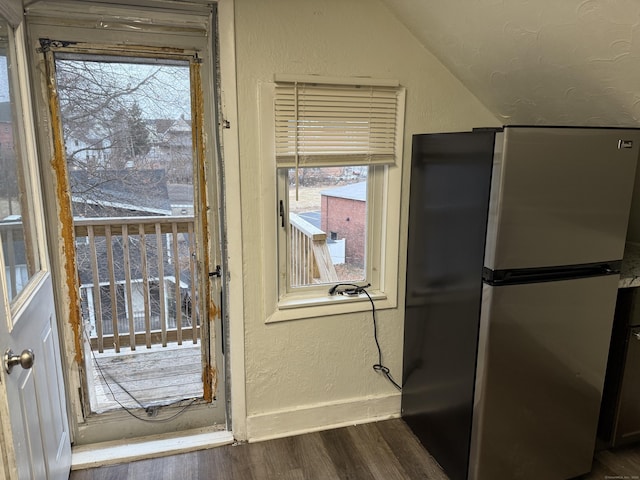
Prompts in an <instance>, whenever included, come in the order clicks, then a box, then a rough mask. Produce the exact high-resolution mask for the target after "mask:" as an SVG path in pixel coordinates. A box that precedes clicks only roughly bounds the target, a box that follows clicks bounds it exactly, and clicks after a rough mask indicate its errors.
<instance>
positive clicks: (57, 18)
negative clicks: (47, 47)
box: [27, 0, 244, 444]
mask: <svg viewBox="0 0 640 480" xmlns="http://www.w3.org/2000/svg"><path fill="white" fill-rule="evenodd" d="M221 3H225V5H226V8H225V9H223V10H224V11H225V13H226V15H228V14H229V13H231V15H232V9H231V10H229V5H231V6H232V2H231V1H230V0H229V1H223V2H221ZM205 7H206V6H205V5H203V6H202V7H200V8H196V9H195V10H196V11H197V12H198V14H197V15H193V14H192V13H193V9H194V8H195V7H194V6H193V5H190V7H189V10H187V12H186V13H185V14H184V15H183V14H181V13H178V14H176V13H175V12H173V13H171V14H169V15H168V14H167V13H166V12H161V13H160V14H158V15H159V18H160V19H161V20H162V19H164V20H165V21H169V19H170V22H171V23H170V25H171V29H172V31H173V34H172V35H173V36H172V37H171V41H172V43H174V46H175V47H176V48H181V47H184V48H186V49H190V50H191V49H193V48H194V44H193V40H192V41H186V40H185V38H187V37H186V36H185V37H181V36H179V35H176V34H175V30H176V27H175V25H176V24H177V25H179V26H186V27H185V30H187V29H188V27H189V25H193V24H194V23H195V24H197V22H196V20H197V19H199V21H200V23H201V22H202V18H203V17H202V14H203V12H204V11H205ZM49 8H51V7H48V6H38V5H34V7H33V8H31V9H29V8H28V9H27V20H28V22H29V27H30V28H29V31H30V32H29V33H30V38H29V42H30V53H31V55H32V61H31V65H32V69H33V82H34V91H36V95H37V96H38V100H39V101H38V105H39V108H38V111H37V112H36V113H37V115H38V117H39V124H40V125H46V126H48V125H50V122H49V117H48V116H49V112H48V95H47V92H46V88H43V86H42V74H43V72H44V65H43V61H44V60H43V58H42V55H41V54H39V53H37V49H38V48H39V41H38V39H39V38H40V37H48V38H56V37H58V38H61V37H65V38H66V39H68V40H75V39H74V38H73V36H72V35H71V34H70V33H69V32H70V30H71V28H70V27H72V26H73V27H75V28H77V29H84V30H85V33H86V32H89V33H90V34H91V35H95V36H96V37H97V34H98V32H100V35H102V36H104V38H105V40H104V43H108V42H109V40H111V42H115V41H116V40H115V39H118V40H119V41H120V42H127V43H129V44H132V45H142V44H144V45H150V46H154V45H155V46H160V47H162V46H163V45H166V39H163V38H161V35H155V36H154V34H153V33H151V34H150V33H148V32H147V33H142V34H141V33H139V32H132V31H129V30H120V31H117V28H116V31H109V30H108V29H107V30H98V31H96V30H95V26H93V27H92V26H91V25H92V24H87V22H86V14H85V13H84V12H77V11H75V10H74V11H72V12H69V11H64V8H65V7H64V5H63V6H60V8H59V9H56V8H57V6H56V4H54V7H53V10H49ZM104 8H105V9H107V11H108V12H110V14H111V15H113V16H114V17H113V18H119V17H118V16H117V13H118V12H119V8H120V9H122V8H123V7H115V6H114V7H113V8H112V7H109V8H107V7H104ZM206 8H208V7H206ZM210 10H211V9H210V8H209V9H208V10H207V11H208V12H209V13H211V12H210ZM127 11H128V12H130V11H131V9H128V10H127ZM134 11H135V10H134ZM138 11H139V9H138ZM146 13H147V12H146V11H145V14H146ZM75 15H77V17H76V16H75ZM198 15H200V16H199V17H198ZM52 17H53V18H52ZM122 18H126V17H124V16H123V17H122ZM83 19H84V23H82V21H83ZM194 19H196V20H194ZM218 21H219V24H220V25H223V24H227V21H224V22H223V21H222V20H221V19H218ZM159 23H160V25H161V24H162V22H159ZM211 23H212V20H211V15H210V16H209V24H210V25H211ZM230 23H231V25H232V24H233V22H232V21H231V22H230ZM65 27H69V28H67V29H65V30H64V32H63V33H61V32H62V30H61V29H62V28H65ZM160 28H162V27H160ZM210 28H213V25H211V27H210ZM156 33H157V32H156ZM194 36H195V35H194ZM225 38H226V37H225ZM85 40H86V39H85ZM187 40H188V38H187ZM200 41H201V42H205V41H206V42H211V39H210V38H207V37H206V36H205V37H203V38H202V39H200ZM185 42H186V43H185ZM211 43H214V42H211ZM203 45H204V43H203ZM214 47H217V45H215V43H214V45H209V44H207V45H206V48H203V49H202V51H206V52H207V55H208V56H209V57H210V60H211V61H209V62H208V63H209V65H214V62H213V58H212V57H213V54H214V52H213V49H214ZM197 50H201V49H200V48H197ZM220 64H221V69H222V64H223V62H222V60H221V61H220ZM224 64H225V65H226V66H227V68H229V60H228V59H227V60H225V62H224ZM231 65H232V67H231V68H233V72H234V75H235V65H234V63H232V64H231ZM205 70H207V69H203V72H202V83H203V85H204V86H205V88H203V91H204V104H205V105H207V106H208V107H207V108H205V109H204V115H205V116H206V117H207V121H206V123H205V125H208V126H209V127H211V126H213V125H215V123H214V119H217V115H216V112H212V111H211V110H213V105H214V102H213V101H211V98H210V97H209V95H210V93H212V91H213V86H214V85H215V79H214V78H213V77H212V75H213V72H206V71H205ZM233 88H234V89H235V83H234V85H233ZM233 100H234V102H233V104H234V105H235V91H234V95H233ZM44 106H46V107H47V108H44ZM227 107H228V103H227V102H225V101H224V100H223V101H222V105H221V108H224V109H225V117H227V118H226V119H228V120H231V118H229V117H230V115H229V113H228V112H229V111H230V110H231V109H228V108H227ZM234 113H235V112H234ZM234 116H235V115H234ZM233 124H234V125H237V122H235V121H234V123H233ZM210 129H211V128H210ZM234 132H236V130H235V129H234ZM50 133H51V132H49V131H47V130H46V128H43V129H41V131H40V132H39V135H40V142H41V145H46V146H47V147H46V148H45V149H44V152H43V155H42V156H41V158H43V159H44V158H52V155H51V152H53V150H54V149H53V144H52V140H51V138H50ZM224 133H226V131H225V132H223V134H222V135H220V137H223V138H224ZM235 135H236V142H235V143H236V150H237V133H235ZM217 138H219V137H218V136H216V139H217ZM208 140H209V142H208V144H209V145H208V146H207V148H208V150H209V152H208V153H209V157H211V152H212V151H213V148H214V146H213V143H215V142H214V139H212V138H211V135H209V139H208ZM224 141H226V139H225V140H224ZM215 147H216V150H219V149H218V146H217V145H216V146H215ZM230 150H233V148H230ZM226 153H227V152H226V145H225V154H226ZM43 162H45V163H44V164H43V165H44V166H45V167H46V160H43ZM205 167H206V170H207V171H203V172H202V174H203V175H205V176H207V177H208V178H209V179H211V180H210V181H209V182H207V183H206V188H207V191H206V192H201V195H208V196H209V204H210V206H211V205H212V204H213V205H215V206H214V207H213V206H212V207H211V208H209V211H208V213H207V215H206V218H207V221H208V223H209V225H210V230H209V234H210V235H212V236H213V237H215V238H221V237H222V235H221V230H222V225H224V223H223V222H224V221H225V220H226V218H225V216H224V210H223V208H224V207H223V204H222V203H221V199H224V197H225V195H224V192H223V190H222V187H223V184H222V181H223V180H222V175H221V174H220V173H217V175H215V176H214V177H212V176H211V175H212V173H213V172H216V171H218V172H219V171H220V170H219V169H220V168H221V160H220V159H219V158H218V159H217V163H216V162H215V161H210V162H206V165H205ZM52 177H53V176H52V175H47V176H45V181H44V183H45V193H46V195H47V197H46V198H47V199H48V200H49V201H48V202H47V212H46V214H47V217H48V218H50V219H58V218H59V213H58V211H57V205H56V203H57V201H56V200H57V198H58V195H59V194H62V195H64V194H65V192H64V191H63V190H62V191H61V190H58V188H57V186H56V185H55V180H54V179H53V178H52ZM237 179H238V182H239V176H238V177H237ZM226 183H227V184H229V181H228V177H227V182H226ZM231 191H234V192H237V194H234V196H237V199H236V198H234V199H227V201H238V202H239V189H231ZM56 192H60V193H56ZM216 203H217V204H216ZM238 221H239V219H238ZM217 225H220V230H218V229H217ZM48 226H49V229H50V231H49V235H50V239H52V244H51V252H52V259H53V260H54V262H53V263H54V265H53V273H54V282H55V284H56V285H57V286H58V290H57V292H56V293H57V295H58V298H60V299H65V301H61V302H58V304H59V305H60V312H59V313H58V315H59V317H60V318H70V313H71V312H70V310H71V308H70V305H69V301H68V299H69V298H70V292H71V290H72V289H73V288H74V286H73V285H72V284H71V283H73V282H71V283H70V282H69V281H68V279H67V278H66V275H65V274H64V273H65V271H68V270H69V269H68V267H65V264H64V258H65V257H64V251H65V248H68V247H67V245H66V244H65V241H64V236H63V234H62V231H61V230H60V227H59V222H57V221H55V222H53V221H52V222H49V224H48ZM227 228H232V227H231V226H228V227H227ZM229 241H231V239H229ZM209 244H210V245H213V244H214V242H209ZM220 245H221V246H222V248H225V246H224V242H223V243H221V244H220ZM72 246H73V244H71V247H72ZM209 260H210V262H209V263H210V265H209V268H210V270H209V271H213V270H214V268H213V267H214V266H215V265H217V264H220V265H223V272H224V273H225V277H224V278H223V281H222V282H220V283H222V286H224V285H226V284H227V282H228V281H229V280H230V277H231V275H229V273H227V268H226V265H227V262H226V255H225V254H224V253H220V252H219V251H218V252H209ZM238 283H240V282H238ZM236 285H237V284H236ZM211 288H220V287H217V286H214V285H213V284H212V285H211ZM225 290H226V289H225ZM216 298H217V297H216ZM222 298H223V301H222V305H221V306H220V310H221V311H220V310H219V311H217V312H216V317H217V318H221V321H216V322H215V328H212V329H211V332H212V334H213V335H211V336H210V337H212V338H210V341H211V342H212V345H216V347H217V348H218V349H217V352H216V354H219V353H220V348H221V345H222V343H224V344H225V350H226V352H227V354H228V353H229V352H230V351H231V349H230V348H228V344H229V342H228V338H229V333H230V332H229V329H227V328H225V334H226V336H225V338H222V335H220V330H221V329H222V326H223V324H227V323H228V318H229V313H230V309H228V308H225V307H226V306H227V305H228V304H229V303H231V302H229V301H228V297H227V294H226V292H225V294H224V295H223V296H222ZM225 326H226V325H225ZM70 330H71V329H69V328H62V336H63V338H64V341H65V344H66V345H67V348H66V355H65V368H66V372H67V387H68V389H67V391H68V392H69V395H68V397H69V399H68V404H69V408H70V418H71V424H72V431H73V432H74V433H75V437H74V439H75V440H76V442H78V444H84V443H95V442H99V441H102V440H101V438H102V437H101V435H95V434H94V433H87V431H85V430H86V429H85V428H84V427H86V425H87V422H86V417H85V415H84V414H83V411H82V406H83V400H82V399H81V398H79V396H77V392H78V391H79V390H78V389H79V387H80V379H81V378H83V372H82V368H83V366H82V363H83V362H82V357H81V355H82V352H81V351H78V348H77V346H76V338H75V337H74V335H73V332H71V331H70ZM216 331H217V332H216ZM215 333H217V335H216V334H215ZM239 338H240V339H242V338H243V335H241V336H240V337H239ZM213 342H217V344H214V343H213ZM218 345H220V346H218ZM234 348H235V347H234ZM237 353H239V352H237ZM234 358H237V355H234ZM231 363H232V362H230V361H228V360H227V359H225V361H224V363H222V364H220V363H219V364H218V365H224V369H222V368H220V367H219V370H220V371H224V372H225V373H226V375H225V376H224V384H223V385H220V388H223V389H224V390H225V393H227V394H226V395H225V400H224V405H222V404H221V405H218V407H219V408H221V409H224V410H225V411H226V418H227V422H228V423H230V421H231V416H230V414H229V412H228V410H229V408H230V400H229V395H228V385H229V382H228V379H229V374H228V373H229V368H230V367H229V365H230V364H231ZM234 383H235V382H234ZM241 385H244V378H242V384H241ZM236 386H237V387H238V388H239V387H240V385H237V384H236ZM242 390H243V388H242ZM242 399H244V393H243V392H242ZM221 403H222V402H221ZM243 410H244V409H242V410H241V411H243ZM118 415H120V418H128V416H127V414H126V413H121V414H114V415H110V416H105V417H104V419H102V420H96V421H95V422H94V425H95V428H94V431H100V432H101V434H104V435H106V438H108V437H109V436H110V435H112V434H113V430H114V429H113V427H112V422H111V420H115V419H118ZM185 417H186V415H185ZM243 420H244V419H243ZM227 426H228V425H227ZM179 428H190V427H189V424H188V421H185V422H184V425H182V426H180V427H179ZM109 430H111V433H109ZM116 431H117V434H118V435H120V437H121V436H122V431H121V430H116ZM154 433H158V432H157V431H154V429H153V428H147V429H144V428H143V429H141V432H140V433H139V434H136V436H138V435H140V436H142V435H150V434H154Z"/></svg>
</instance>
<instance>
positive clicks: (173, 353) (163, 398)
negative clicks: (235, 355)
mask: <svg viewBox="0 0 640 480" xmlns="http://www.w3.org/2000/svg"><path fill="white" fill-rule="evenodd" d="M126 350H128V349H124V350H123V351H122V352H121V353H113V352H105V353H94V354H93V358H92V362H91V366H92V369H91V370H92V372H91V373H90V375H91V379H92V380H93V382H92V384H93V386H94V390H95V395H94V396H92V398H91V409H92V411H94V412H96V413H103V412H107V411H109V410H117V409H119V408H121V405H120V404H122V405H124V406H125V407H127V408H133V409H135V408H140V405H139V404H142V406H143V407H144V408H146V407H150V406H153V405H168V404H171V403H174V402H179V401H180V400H183V399H190V398H200V397H202V392H203V390H202V360H201V353H200V345H199V344H196V345H193V343H192V342H190V341H188V342H185V343H184V344H183V345H181V346H178V345H177V344H175V345H171V344H170V345H168V346H167V347H162V346H160V345H154V346H153V348H151V349H146V348H144V347H140V346H139V347H138V348H137V349H136V350H135V351H134V352H129V351H126ZM97 365H99V368H98V367H97ZM127 392H129V393H127ZM132 396H133V397H134V398H135V400H134V399H133V398H132ZM116 400H117V401H116ZM118 402H120V403H118Z"/></svg>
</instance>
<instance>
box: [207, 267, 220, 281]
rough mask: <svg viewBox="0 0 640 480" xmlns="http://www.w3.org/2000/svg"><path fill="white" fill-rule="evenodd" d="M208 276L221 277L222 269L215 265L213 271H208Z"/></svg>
mask: <svg viewBox="0 0 640 480" xmlns="http://www.w3.org/2000/svg"><path fill="white" fill-rule="evenodd" d="M209 277H218V278H220V277H222V269H221V268H220V265H216V269H215V270H214V271H213V272H209Z"/></svg>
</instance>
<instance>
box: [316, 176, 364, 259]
mask: <svg viewBox="0 0 640 480" xmlns="http://www.w3.org/2000/svg"><path fill="white" fill-rule="evenodd" d="M320 195H321V207H322V209H321V215H320V218H321V227H320V228H321V229H322V230H323V231H325V232H326V233H327V236H328V238H330V239H331V240H341V239H343V238H344V239H345V263H347V264H349V265H353V266H355V267H361V268H362V267H364V266H365V243H366V228H367V182H360V183H354V184H351V185H345V186H344V187H337V188H331V189H327V190H323V191H322V192H320Z"/></svg>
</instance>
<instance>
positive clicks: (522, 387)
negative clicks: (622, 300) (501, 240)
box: [469, 275, 619, 480]
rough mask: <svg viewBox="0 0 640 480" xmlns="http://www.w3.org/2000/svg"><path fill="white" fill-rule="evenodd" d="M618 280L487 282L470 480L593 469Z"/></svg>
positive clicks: (560, 478) (535, 477)
mask: <svg viewBox="0 0 640 480" xmlns="http://www.w3.org/2000/svg"><path fill="white" fill-rule="evenodd" d="M618 279H619V278H618V275H607V276H601V277H589V278H581V279H574V280H560V281H551V282H542V283H531V284H520V285H506V286H499V287H491V286H487V285H485V286H484V288H483V305H482V313H481V323H480V335H479V345H478V372H477V376H476V390H475V394H474V417H473V429H472V438H471V457H470V468H469V478H470V479H472V480H494V479H497V478H509V479H512V480H524V479H531V480H539V479H541V478H544V479H545V480H554V479H557V480H565V479H567V478H573V477H576V476H578V475H582V474H584V473H587V472H589V471H590V470H591V463H592V459H593V452H594V447H595V440H596V430H597V425H598V415H599V410H600V401H601V396H602V389H603V383H604V376H605V371H606V366H607V352H608V349H609V338H610V335H611V325H612V321H613V313H614V308H615V302H616V293H617V285H618Z"/></svg>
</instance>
